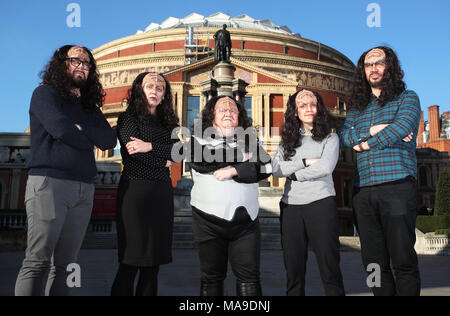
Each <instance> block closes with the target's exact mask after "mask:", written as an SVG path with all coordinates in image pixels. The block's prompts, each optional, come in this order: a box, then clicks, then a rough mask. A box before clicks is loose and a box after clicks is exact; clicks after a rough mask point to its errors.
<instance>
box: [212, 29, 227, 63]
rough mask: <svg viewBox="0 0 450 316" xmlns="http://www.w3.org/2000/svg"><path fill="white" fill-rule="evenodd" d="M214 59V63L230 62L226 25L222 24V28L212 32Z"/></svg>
mask: <svg viewBox="0 0 450 316" xmlns="http://www.w3.org/2000/svg"><path fill="white" fill-rule="evenodd" d="M214 41H215V46H214V48H215V49H214V59H215V61H216V63H218V62H226V63H229V62H230V56H231V36H230V32H228V31H227V25H226V24H224V25H223V29H221V30H218V31H217V32H216V34H214Z"/></svg>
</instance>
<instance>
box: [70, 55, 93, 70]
mask: <svg viewBox="0 0 450 316" xmlns="http://www.w3.org/2000/svg"><path fill="white" fill-rule="evenodd" d="M66 59H68V60H70V64H71V65H72V66H74V67H78V66H79V65H80V64H82V65H83V66H82V67H83V69H85V70H90V69H91V67H92V65H91V63H90V62H88V61H82V60H81V59H79V58H76V57H69V58H66Z"/></svg>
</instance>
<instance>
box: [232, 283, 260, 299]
mask: <svg viewBox="0 0 450 316" xmlns="http://www.w3.org/2000/svg"><path fill="white" fill-rule="evenodd" d="M236 295H237V296H262V291H261V284H260V283H259V282H239V281H237V282H236Z"/></svg>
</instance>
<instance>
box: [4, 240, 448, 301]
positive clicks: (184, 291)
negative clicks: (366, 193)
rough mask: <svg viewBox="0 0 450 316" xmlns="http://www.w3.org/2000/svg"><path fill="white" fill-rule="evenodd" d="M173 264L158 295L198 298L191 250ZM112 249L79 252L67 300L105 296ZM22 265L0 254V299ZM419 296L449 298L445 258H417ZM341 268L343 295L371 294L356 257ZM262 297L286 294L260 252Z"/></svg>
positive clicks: (315, 283) (272, 259)
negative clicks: (76, 277) (75, 282)
mask: <svg viewBox="0 0 450 316" xmlns="http://www.w3.org/2000/svg"><path fill="white" fill-rule="evenodd" d="M173 256H174V261H173V262H172V263H171V264H169V265H165V266H162V267H161V270H160V277H159V294H160V295H165V296H197V295H198V293H199V268H198V267H199V265H198V257H197V253H196V251H195V250H189V249H176V250H174V252H173ZM116 257H117V251H116V250H81V252H80V257H79V264H80V266H81V275H82V281H81V286H82V287H81V288H80V289H74V290H73V292H72V295H88V296H91V295H95V296H107V295H109V291H110V288H111V284H112V282H113V279H114V276H115V272H116V269H117V262H116V261H117V260H116ZM22 260H23V252H11V253H0V296H10V295H13V294H14V284H15V279H16V276H17V272H18V269H19V267H20V264H21V262H22ZM419 263H420V271H421V276H422V288H423V289H422V295H426V296H428V295H439V296H450V257H443V256H420V257H419ZM341 268H342V273H343V276H344V283H345V288H346V291H347V294H348V295H371V294H370V292H369V291H368V288H367V287H366V285H365V283H366V273H365V272H364V270H363V268H362V265H361V258H360V253H359V252H341ZM261 272H262V286H263V292H264V295H267V296H283V295H285V271H284V266H283V257H282V252H281V251H279V250H263V251H262V253H261ZM226 294H227V295H235V285H234V277H233V276H232V275H231V273H230V276H229V278H228V279H227V281H226ZM307 295H324V291H323V288H322V284H321V281H320V276H319V271H318V268H317V264H316V260H315V257H314V254H313V253H310V256H309V262H308V272H307Z"/></svg>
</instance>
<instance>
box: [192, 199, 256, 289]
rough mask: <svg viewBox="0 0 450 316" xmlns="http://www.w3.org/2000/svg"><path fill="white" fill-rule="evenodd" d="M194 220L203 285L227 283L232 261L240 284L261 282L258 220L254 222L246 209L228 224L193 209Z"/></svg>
mask: <svg viewBox="0 0 450 316" xmlns="http://www.w3.org/2000/svg"><path fill="white" fill-rule="evenodd" d="M192 221H193V225H192V227H193V231H194V236H195V242H196V245H197V249H198V254H199V259H200V272H201V281H202V282H206V283H221V282H223V280H225V278H226V276H227V268H228V260H229V261H230V264H231V268H232V270H233V273H234V275H235V276H236V279H237V281H238V282H245V283H247V282H248V283H258V282H259V281H260V271H259V268H260V248H261V232H260V228H259V221H258V219H255V220H254V221H252V220H251V218H250V216H249V215H248V213H247V210H246V209H245V208H244V207H240V208H238V209H237V210H236V212H235V215H234V217H233V219H232V221H226V220H224V219H221V218H219V217H216V216H213V215H210V214H207V213H205V212H202V211H200V210H199V209H197V208H195V207H194V206H192Z"/></svg>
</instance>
